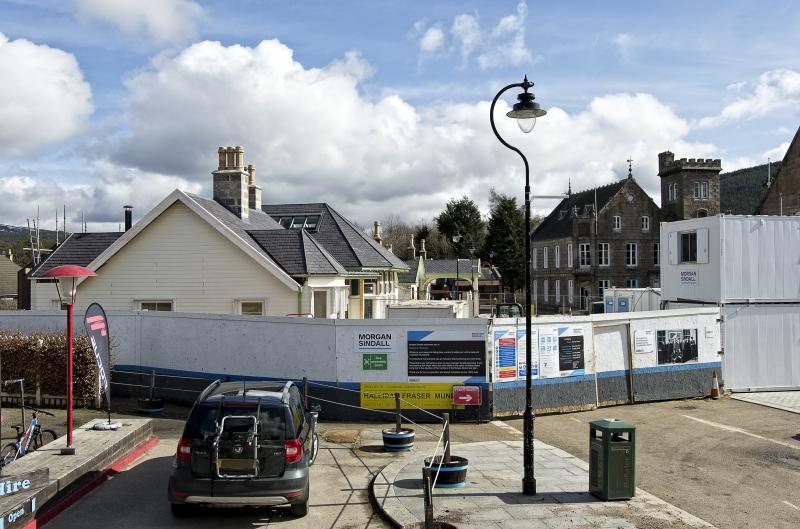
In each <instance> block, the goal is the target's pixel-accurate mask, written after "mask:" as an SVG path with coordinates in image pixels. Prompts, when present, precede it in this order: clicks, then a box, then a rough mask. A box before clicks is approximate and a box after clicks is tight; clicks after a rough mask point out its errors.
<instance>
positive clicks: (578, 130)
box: [98, 40, 716, 225]
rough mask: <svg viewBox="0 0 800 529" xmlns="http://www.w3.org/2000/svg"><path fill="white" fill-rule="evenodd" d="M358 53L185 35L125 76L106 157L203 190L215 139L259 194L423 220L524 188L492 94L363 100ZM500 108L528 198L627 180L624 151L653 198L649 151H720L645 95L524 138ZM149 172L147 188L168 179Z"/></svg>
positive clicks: (653, 157) (546, 124)
mask: <svg viewBox="0 0 800 529" xmlns="http://www.w3.org/2000/svg"><path fill="white" fill-rule="evenodd" d="M360 61H363V59H357V60H356V59H354V58H352V57H351V59H349V60H348V59H347V58H345V59H344V60H343V61H336V62H334V63H333V64H332V65H331V66H329V67H325V68H305V67H304V66H303V65H302V64H300V63H298V62H297V61H296V60H295V59H294V58H293V55H292V50H291V49H289V48H288V47H286V46H285V45H283V44H281V43H280V42H278V41H275V40H272V41H264V42H262V43H260V44H259V45H258V46H256V47H255V48H248V47H244V46H227V47H226V46H223V45H221V44H220V43H217V42H202V43H198V44H195V45H192V46H190V47H189V48H186V49H185V50H183V51H182V52H180V53H179V54H177V55H176V56H174V57H164V56H162V57H160V58H159V60H158V61H156V62H154V63H153V64H152V65H151V66H150V67H149V68H148V69H146V70H144V71H141V72H139V73H137V74H136V75H135V76H133V77H132V78H131V79H130V80H129V81H128V83H127V86H128V90H129V94H128V96H127V98H126V101H127V107H126V114H125V131H126V132H125V136H124V137H122V138H118V140H117V142H116V143H115V144H113V147H112V148H110V149H109V148H108V147H106V148H107V149H109V150H107V151H106V153H105V154H106V155H107V156H109V157H110V159H111V163H113V164H114V166H118V167H132V168H136V171H138V172H139V173H131V174H157V175H177V176H178V177H180V178H182V179H184V180H185V181H186V182H187V183H188V182H191V183H192V185H194V186H195V187H201V186H202V188H203V192H204V193H205V194H206V195H210V192H211V190H210V182H211V177H210V172H211V171H212V170H213V169H214V168H215V167H216V150H217V147H218V146H220V145H244V147H245V157H246V161H247V163H254V164H255V165H256V166H257V168H258V171H257V174H258V182H259V184H260V185H261V186H262V187H263V193H264V201H265V203H270V202H273V203H274V202H295V201H299V202H316V201H326V202H329V203H331V204H332V205H334V207H336V208H338V209H340V210H342V211H343V213H345V214H347V215H349V216H351V217H352V218H354V220H356V221H358V222H360V223H362V224H364V225H368V224H370V223H371V221H372V220H373V219H375V218H383V217H384V216H386V215H387V214H390V213H398V214H401V215H402V216H403V217H404V218H406V219H408V220H410V221H415V220H418V219H421V218H423V219H427V220H429V219H430V218H431V217H432V216H433V215H435V214H436V213H438V212H439V211H440V210H441V208H442V207H443V205H444V204H445V202H446V201H447V200H448V199H449V198H451V197H453V196H456V195H460V194H464V193H466V194H468V195H470V196H472V197H473V198H474V199H475V200H476V201H477V202H478V203H479V204H481V205H482V206H483V207H484V208H485V207H486V204H487V198H488V190H489V189H490V188H491V187H494V188H495V189H496V190H497V191H498V192H504V193H509V194H512V195H516V196H519V195H521V191H522V187H523V183H524V175H523V173H522V170H523V165H522V163H521V160H520V159H519V157H518V156H517V155H516V154H514V153H513V152H511V151H509V150H507V149H505V148H504V147H503V146H502V145H501V144H500V143H498V142H497V140H496V139H495V138H494V136H493V134H492V132H491V128H490V126H489V123H488V119H487V114H488V110H489V101H488V100H487V101H483V102H479V103H475V104H449V105H443V106H437V107H435V108H428V107H414V106H412V105H411V104H409V103H408V102H406V101H404V100H403V99H402V98H401V97H399V96H397V95H392V94H387V95H385V96H382V97H381V98H379V99H375V100H373V99H368V98H367V97H365V96H364V95H363V91H362V90H360V88H361V87H360V80H361V79H362V78H363V76H362V75H361V74H360V73H359V72H362V71H363V70H364V69H365V68H368V65H367V66H364V64H362V63H361V62H360ZM353 63H355V64H359V65H360V66H359V67H357V68H343V67H341V65H342V64H353ZM487 97H488V96H487ZM512 100H513V94H509V97H508V101H512ZM507 110H508V108H507V104H506V102H502V101H501V102H500V103H498V108H497V109H496V112H497V118H496V119H497V122H498V126H499V127H500V130H501V133H502V134H503V135H504V136H505V137H506V138H507V139H508V140H509V141H510V142H512V143H513V144H516V145H519V146H520V148H522V149H523V150H524V152H525V153H526V154H527V155H528V156H529V160H530V161H531V164H532V183H533V185H534V189H535V191H534V192H535V193H536V194H542V193H544V194H552V193H558V192H562V191H564V190H565V189H566V187H567V178H568V177H569V178H572V185H573V189H575V190H578V189H583V188H587V187H591V186H595V185H598V184H604V183H608V182H610V181H613V180H614V179H616V178H620V177H624V176H625V175H626V174H627V164H626V163H625V160H626V159H627V158H628V156H629V155H630V156H633V158H634V160H635V162H634V175H635V176H636V177H637V179H638V180H639V181H640V182H641V183H642V184H643V185H644V186H645V187H646V188H647V189H648V190H649V191H650V192H651V193H653V194H654V195H657V194H658V190H659V183H658V178H657V176H656V173H657V154H658V152H660V151H663V150H666V149H670V150H672V151H673V152H675V153H676V154H677V155H678V156H680V157H684V156H686V157H700V156H702V157H710V156H711V155H712V154H716V149H715V148H714V147H713V146H710V145H704V144H697V143H690V142H688V141H687V140H685V137H686V135H687V134H688V131H689V125H688V123H687V122H686V121H685V120H683V119H681V118H680V117H679V116H677V115H676V114H675V113H674V112H673V111H672V110H671V109H670V108H669V107H668V106H666V105H664V104H663V103H661V102H660V101H658V100H657V99H656V98H655V97H653V96H651V95H648V94H613V95H607V96H602V97H597V98H595V99H593V100H592V101H591V103H590V104H589V105H588V106H587V107H586V108H585V109H584V110H582V111H580V112H577V113H574V114H569V113H567V112H566V111H564V110H562V109H559V108H551V109H549V113H548V115H547V116H545V117H544V118H542V119H541V120H540V122H539V124H538V125H537V128H536V130H534V132H533V133H532V134H530V135H523V134H522V133H521V132H520V131H519V129H518V128H517V126H516V124H515V123H514V122H513V121H512V120H509V119H507V118H505V117H504V113H505V112H506V111H507ZM106 145H108V142H106ZM123 174H127V173H123ZM151 182H153V183H152V186H153V196H154V197H155V196H157V197H162V196H164V195H166V194H167V193H168V192H169V191H170V190H171V188H172V187H173V186H172V185H171V184H170V185H167V184H160V183H158V181H155V180H151ZM98 185H101V186H102V185H104V184H103V183H100V184H98ZM108 185H109V186H110V185H112V184H110V183H109V184H108ZM147 185H148V186H149V185H150V184H147ZM138 187H139V186H137V189H138ZM121 189H122V191H121V193H120V194H119V195H113V196H111V198H110V200H109V201H111V202H114V201H116V202H117V203H116V204H114V207H113V208H112V210H111V211H112V212H115V211H116V210H117V209H119V206H121V205H122V203H123V202H125V201H126V199H125V198H124V195H125V193H127V192H130V193H131V195H129V196H136V195H135V191H134V190H133V189H131V190H130V191H128V190H127V189H126V188H125V186H123V187H122V188H121ZM115 197H116V198H115ZM151 201H155V198H153V199H152V200H151ZM137 207H138V205H137ZM542 207H547V205H546V204H543V205H542ZM114 214H116V213H114Z"/></svg>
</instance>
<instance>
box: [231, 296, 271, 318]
mask: <svg viewBox="0 0 800 529" xmlns="http://www.w3.org/2000/svg"><path fill="white" fill-rule="evenodd" d="M236 308H237V312H238V313H239V314H241V315H242V316H263V315H264V314H265V312H264V300H259V299H247V300H239V301H237V302H236Z"/></svg>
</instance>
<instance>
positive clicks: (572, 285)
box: [567, 279, 575, 305]
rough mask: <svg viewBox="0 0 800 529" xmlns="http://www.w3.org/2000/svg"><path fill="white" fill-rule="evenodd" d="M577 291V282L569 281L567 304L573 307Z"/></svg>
mask: <svg viewBox="0 0 800 529" xmlns="http://www.w3.org/2000/svg"><path fill="white" fill-rule="evenodd" d="M574 290H575V281H573V280H572V279H569V280H567V302H568V303H569V304H570V305H572V302H573V299H574V294H573V291H574Z"/></svg>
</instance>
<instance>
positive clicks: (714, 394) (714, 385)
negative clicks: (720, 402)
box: [711, 369, 719, 400]
mask: <svg viewBox="0 0 800 529" xmlns="http://www.w3.org/2000/svg"><path fill="white" fill-rule="evenodd" d="M711 398H712V399H714V400H716V399H718V398H719V380H717V370H716V369H714V370H712V371H711Z"/></svg>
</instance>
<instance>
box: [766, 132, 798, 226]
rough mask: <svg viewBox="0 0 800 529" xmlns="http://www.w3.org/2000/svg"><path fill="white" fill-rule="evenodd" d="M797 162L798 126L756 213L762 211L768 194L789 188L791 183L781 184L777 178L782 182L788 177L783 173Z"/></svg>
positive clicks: (788, 170) (787, 171)
mask: <svg viewBox="0 0 800 529" xmlns="http://www.w3.org/2000/svg"><path fill="white" fill-rule="evenodd" d="M798 162H800V127H798V128H797V132H795V133H794V138H792V142H791V143H790V144H789V148H788V149H786V154H784V155H783V160H782V161H781V166H780V167H779V168H778V172H777V174H776V175H775V178H773V179H772V183H771V184H770V186H769V188H768V189H767V192H766V193H764V195H763V196H762V197H761V200H760V201H759V202H758V207H756V211H755V214H756V215H762V214H763V213H762V211H763V208H764V203H765V202H766V201H767V197H769V196H770V195H772V196H774V195H775V193H777V192H778V190H781V191H782V192H785V190H786V189H789V188H791V186H792V184H791V183H788V184H785V185H784V186H781V185H780V183H779V180H780V181H781V182H782V181H783V180H784V179H788V178H789V177H788V176H785V177H784V176H783V175H785V174H788V173H789V172H790V171H791V170H792V166H793V165H794V164H796V163H798ZM776 184H777V185H776ZM792 191H794V190H792Z"/></svg>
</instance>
